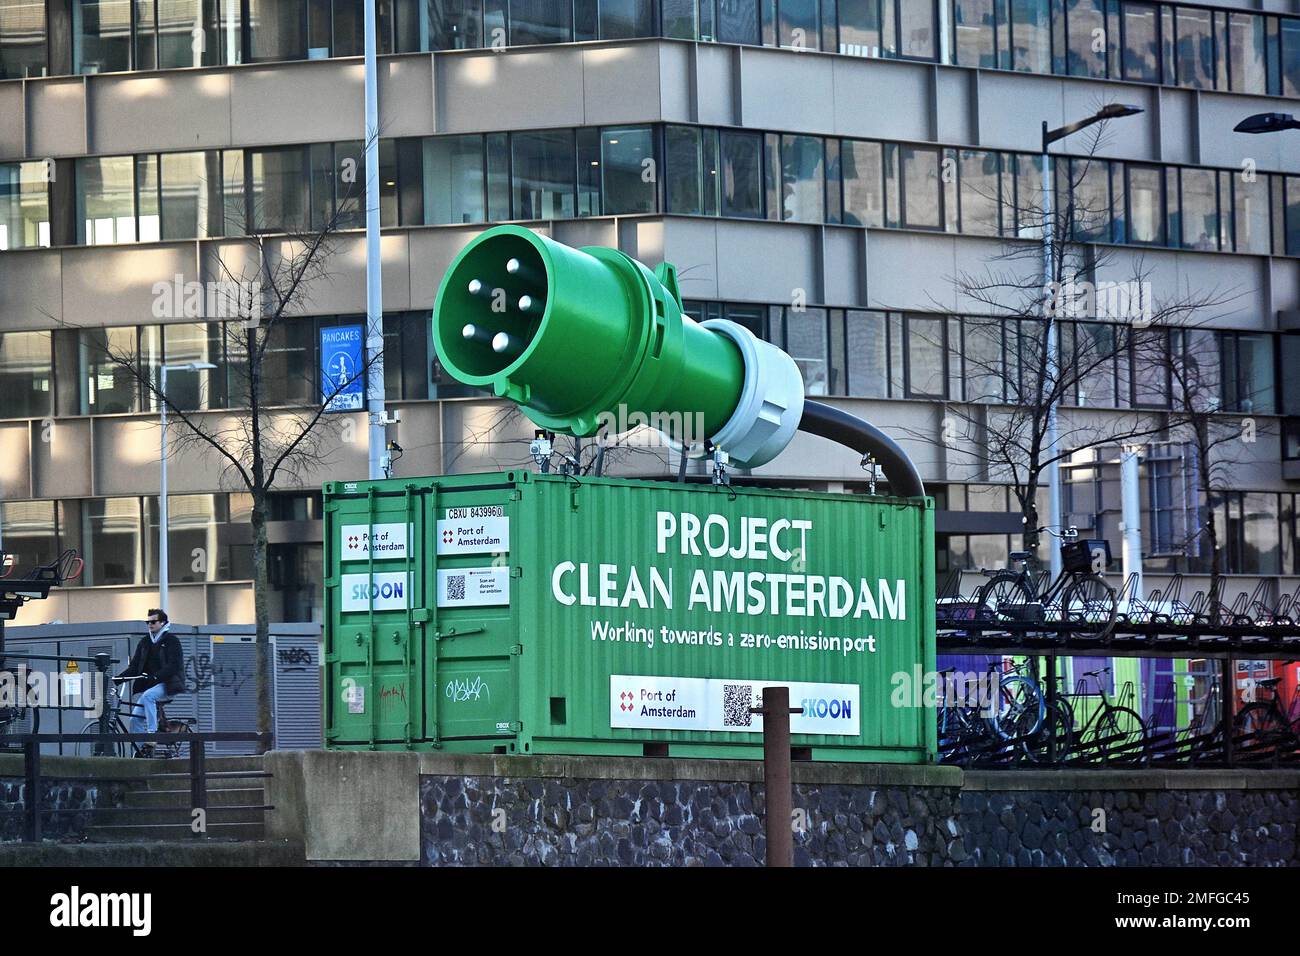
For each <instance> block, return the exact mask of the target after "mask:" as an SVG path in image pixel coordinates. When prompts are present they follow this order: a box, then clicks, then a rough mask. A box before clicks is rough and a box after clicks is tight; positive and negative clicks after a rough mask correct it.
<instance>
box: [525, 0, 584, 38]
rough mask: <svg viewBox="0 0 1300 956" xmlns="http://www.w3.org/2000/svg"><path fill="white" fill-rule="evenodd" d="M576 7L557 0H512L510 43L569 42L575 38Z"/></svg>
mask: <svg viewBox="0 0 1300 956" xmlns="http://www.w3.org/2000/svg"><path fill="white" fill-rule="evenodd" d="M572 14H573V10H572V8H571V6H570V4H567V3H556V2H555V0H510V43H511V44H512V45H514V46H523V45H525V44H531V43H568V42H569V41H570V40H572V39H573V22H572Z"/></svg>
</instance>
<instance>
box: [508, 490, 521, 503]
mask: <svg viewBox="0 0 1300 956" xmlns="http://www.w3.org/2000/svg"><path fill="white" fill-rule="evenodd" d="M523 497H524V493H523V492H522V491H520V490H519V489H518V488H515V489H512V490H511V492H510V500H511V501H519V500H521V499H522V498H523Z"/></svg>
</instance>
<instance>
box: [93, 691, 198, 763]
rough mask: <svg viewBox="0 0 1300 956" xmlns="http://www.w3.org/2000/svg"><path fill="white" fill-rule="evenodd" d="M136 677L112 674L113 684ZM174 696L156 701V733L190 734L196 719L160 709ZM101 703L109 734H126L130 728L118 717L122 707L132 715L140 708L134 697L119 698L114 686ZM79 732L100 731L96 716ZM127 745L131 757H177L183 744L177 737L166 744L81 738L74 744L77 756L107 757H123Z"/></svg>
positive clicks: (120, 715) (118, 692)
mask: <svg viewBox="0 0 1300 956" xmlns="http://www.w3.org/2000/svg"><path fill="white" fill-rule="evenodd" d="M140 679H141V678H139V677H114V678H113V679H112V681H113V684H114V685H117V684H126V683H130V682H131V681H137V680H140ZM172 700H174V698H172V697H164V698H163V699H162V700H160V701H159V702H158V731H157V732H158V733H160V734H192V733H194V726H195V724H197V723H198V721H197V720H195V719H194V718H193V717H170V718H169V717H168V716H167V713H166V711H165V710H164V709H163V707H164V705H165V704H169V703H171V702H172ZM105 706H106V707H108V709H109V714H108V732H109V733H110V734H129V733H130V732H131V731H130V729H129V727H128V726H127V723H126V721H124V720H123V719H122V713H123V710H124V709H126V712H127V716H134V715H135V714H136V713H137V712H142V711H143V708H142V705H141V704H139V703H137V702H135V701H128V700H124V699H123V698H122V695H121V692H120V691H118V690H117V688H116V686H114V688H113V689H112V692H111V693H110V694H109V695H108V700H107V701H106V702H105ZM81 732H82V733H83V734H98V733H100V724H99V721H98V720H92V721H90V722H89V723H87V724H86V726H85V727H83V728H82V729H81ZM128 743H129V744H130V746H131V756H132V757H164V758H170V757H179V756H180V755H181V750H182V748H183V747H184V746H185V744H184V743H183V742H181V741H177V742H175V743H169V744H158V745H156V746H155V745H153V744H147V743H146V744H143V745H141V744H138V743H136V742H135V741H125V740H103V741H99V740H97V741H94V742H82V743H79V744H77V756H79V757H89V756H98V755H103V756H107V757H125V756H126V745H127V744H128Z"/></svg>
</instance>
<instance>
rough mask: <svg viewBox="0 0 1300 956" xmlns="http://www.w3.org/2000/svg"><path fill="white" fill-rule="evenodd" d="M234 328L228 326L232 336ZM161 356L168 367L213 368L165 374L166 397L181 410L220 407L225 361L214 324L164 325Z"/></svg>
mask: <svg viewBox="0 0 1300 956" xmlns="http://www.w3.org/2000/svg"><path fill="white" fill-rule="evenodd" d="M236 328H237V327H235V326H232V329H231V331H232V334H234V332H235V329H236ZM162 330H163V353H164V355H165V356H166V358H167V364H169V365H185V364H188V363H191V362H193V363H194V364H196V365H215V366H216V368H213V369H197V370H195V371H192V372H187V371H180V370H172V371H170V372H168V373H167V398H168V399H169V400H170V401H171V403H172V404H173V405H175V406H176V407H177V408H180V409H182V410H184V411H191V410H199V409H209V408H224V407H225V405H226V387H225V386H226V367H225V365H226V362H225V348H224V343H223V341H222V339H223V335H224V333H223V326H222V325H221V324H219V323H216V322H176V323H172V324H169V325H164V326H163V327H162Z"/></svg>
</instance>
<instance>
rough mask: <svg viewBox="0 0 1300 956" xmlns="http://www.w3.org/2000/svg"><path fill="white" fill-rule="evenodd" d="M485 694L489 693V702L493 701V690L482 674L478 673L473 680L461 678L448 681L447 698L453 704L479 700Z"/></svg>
mask: <svg viewBox="0 0 1300 956" xmlns="http://www.w3.org/2000/svg"><path fill="white" fill-rule="evenodd" d="M483 694H487V699H488V702H489V703H491V701H492V691H490V690H488V685H487V683H486V682H485V681H484V680H483V678H482V677H481V676H478V675H476V676H475V677H474V679H473V680H472V681H471V680H468V679H459V678H455V679H452V680H449V681H447V699H448V700H450V701H451V702H452V703H453V704H462V703H464V702H465V701H467V700H479V699H480V697H481V696H482V695H483Z"/></svg>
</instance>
